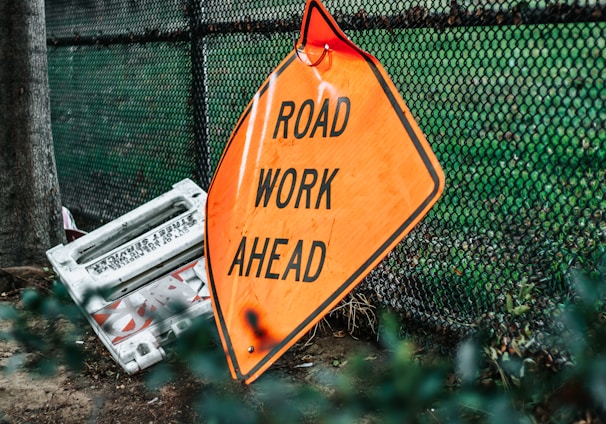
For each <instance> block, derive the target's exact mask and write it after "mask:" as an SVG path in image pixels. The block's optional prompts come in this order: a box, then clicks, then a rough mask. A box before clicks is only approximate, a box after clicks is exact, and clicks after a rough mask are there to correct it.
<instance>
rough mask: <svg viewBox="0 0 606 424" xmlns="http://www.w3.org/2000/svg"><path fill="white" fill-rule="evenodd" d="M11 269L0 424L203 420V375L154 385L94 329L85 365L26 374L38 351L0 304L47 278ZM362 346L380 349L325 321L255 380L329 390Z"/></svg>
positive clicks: (369, 351)
mask: <svg viewBox="0 0 606 424" xmlns="http://www.w3.org/2000/svg"><path fill="white" fill-rule="evenodd" d="M3 272H4V271H3ZM12 274H13V275H12V276H11V277H10V278H8V277H7V275H6V272H4V277H3V275H2V274H1V273H0V424H17V423H86V422H88V423H129V424H135V423H194V422H205V419H204V417H201V416H200V413H199V411H197V410H196V407H195V405H196V403H197V400H199V399H200V397H201V396H205V395H206V394H205V390H208V386H207V385H206V384H205V381H204V379H203V378H200V377H196V376H195V375H193V374H192V373H190V372H188V371H187V370H183V372H180V373H179V374H178V375H177V374H174V375H173V376H172V378H170V379H168V380H167V381H164V382H163V383H162V384H155V385H150V382H149V377H150V375H151V373H150V371H144V372H142V373H139V374H136V375H133V376H129V375H127V374H126V373H125V372H123V371H122V369H121V368H120V366H119V365H117V364H116V363H115V362H114V361H113V359H112V358H111V356H110V355H109V353H108V352H107V351H106V349H105V347H104V346H103V344H102V343H101V341H100V340H99V339H98V338H97V337H96V335H95V334H94V332H93V331H92V329H90V328H84V329H82V331H83V332H81V334H84V337H82V340H78V341H77V343H79V344H80V347H81V348H83V349H84V351H85V352H86V353H87V355H86V359H85V361H84V365H83V368H82V370H81V371H79V372H74V371H72V370H70V369H69V368H68V367H66V366H60V367H59V368H58V369H57V370H56V372H55V373H53V374H52V375H50V376H44V377H42V376H36V374H34V373H31V372H28V370H27V364H28V363H30V362H32V361H33V360H35V359H36V358H35V357H36V353H35V352H31V351H29V352H28V350H29V349H26V348H24V346H22V345H19V344H17V343H16V342H15V341H14V340H12V337H10V336H7V334H10V331H11V320H7V319H3V317H2V313H1V312H2V307H3V306H7V305H15V306H17V307H18V308H19V307H21V306H22V305H21V302H22V300H21V293H22V291H23V289H24V288H25V287H28V286H29V287H35V288H38V289H40V288H44V287H45V285H48V284H49V282H48V277H47V274H45V272H44V271H43V270H42V269H41V268H29V269H24V271H23V270H19V271H18V272H17V274H18V276H17V278H15V277H14V270H13V271H12ZM83 322H84V324H83V325H84V326H85V327H86V322H85V321H83ZM34 325H35V326H37V327H38V328H37V330H39V331H41V332H42V333H44V331H45V326H49V325H51V323H49V322H46V321H45V320H40V321H39V322H37V323H35V324H34ZM71 325H73V324H72V323H70V322H69V321H67V320H61V319H59V320H58V321H55V322H53V323H52V326H53V328H54V329H57V328H59V329H60V330H61V329H63V330H65V331H66V332H69V331H70V328H69V326H71ZM3 335H4V337H3ZM361 351H363V352H365V355H367V356H366V358H367V359H368V360H369V361H374V360H377V358H379V357H380V355H381V354H382V351H381V349H380V348H379V347H378V345H377V344H376V343H374V342H373V340H372V339H366V340H357V339H354V338H352V337H351V336H350V335H348V334H347V332H346V331H345V330H344V329H343V328H338V327H335V326H334V324H333V325H327V324H324V325H323V326H320V327H318V328H317V329H316V332H315V333H314V334H308V335H307V336H306V337H304V338H303V339H301V340H300V341H299V342H298V343H297V344H296V345H294V346H293V347H292V348H291V349H290V350H289V351H288V352H287V353H286V354H285V355H284V356H283V357H282V358H280V359H279V360H278V361H277V362H276V363H275V364H274V365H273V366H272V367H271V368H270V369H269V370H268V371H267V372H266V373H265V374H264V375H263V376H262V377H261V378H260V379H259V380H257V382H260V381H262V379H264V378H265V379H267V378H278V379H282V380H286V381H289V382H293V383H301V384H306V385H312V386H315V387H316V388H319V389H320V390H322V391H326V392H330V390H331V387H330V385H331V383H330V382H331V381H333V380H334V379H333V378H332V377H334V376H335V375H336V374H337V373H340V372H343V371H344V370H345V369H346V368H347V358H348V357H350V356H351V355H352V354H354V353H356V352H361ZM20 365H23V366H20ZM152 369H153V367H152ZM257 382H255V383H253V384H252V385H250V386H245V385H243V384H242V383H239V382H230V381H229V379H228V380H226V383H225V384H226V385H227V386H230V387H228V388H227V389H226V390H233V391H234V392H236V393H240V395H243V396H244V397H246V398H248V399H252V402H253V403H254V401H255V396H256V391H257V390H258V388H257V387H258V386H257Z"/></svg>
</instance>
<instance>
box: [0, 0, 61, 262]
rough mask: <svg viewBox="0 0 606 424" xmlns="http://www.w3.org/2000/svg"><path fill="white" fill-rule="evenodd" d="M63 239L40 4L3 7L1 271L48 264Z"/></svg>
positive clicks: (19, 0)
mask: <svg viewBox="0 0 606 424" xmlns="http://www.w3.org/2000/svg"><path fill="white" fill-rule="evenodd" d="M64 240H65V234H64V232H63V228H62V219H61V201H60V196H59V187H58V182H57V171H56V166H55V157H54V151H53V142H52V134H51V125H50V101H49V93H48V64H47V57H46V30H45V16H44V0H0V267H8V266H20V265H33V264H43V263H46V256H45V252H46V250H47V249H48V248H50V247H52V246H54V245H56V244H58V243H60V242H63V241H64Z"/></svg>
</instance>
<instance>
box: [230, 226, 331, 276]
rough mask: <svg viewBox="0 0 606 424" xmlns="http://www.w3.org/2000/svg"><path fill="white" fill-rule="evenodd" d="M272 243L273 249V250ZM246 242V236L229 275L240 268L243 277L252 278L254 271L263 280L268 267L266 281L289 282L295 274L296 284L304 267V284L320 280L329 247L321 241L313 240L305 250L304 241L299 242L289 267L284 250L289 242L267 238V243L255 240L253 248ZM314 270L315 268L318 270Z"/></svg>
mask: <svg viewBox="0 0 606 424" xmlns="http://www.w3.org/2000/svg"><path fill="white" fill-rule="evenodd" d="M270 242H271V249H269V246H270ZM246 243H247V240H246V237H242V240H241V241H240V246H238V251H237V252H236V255H235V256H234V260H233V261H232V263H231V266H230V267H229V272H228V273H227V275H232V273H233V272H234V271H235V270H236V268H237V273H238V275H239V276H240V277H242V276H245V277H248V276H249V275H251V271H254V275H255V276H256V277H257V278H259V277H260V276H261V274H262V273H263V269H264V268H265V273H263V274H264V275H263V276H264V277H265V278H268V279H272V280H286V278H287V277H288V276H289V274H291V273H292V274H293V276H294V278H295V281H301V269H302V268H301V267H302V266H303V265H305V272H304V273H303V282H305V283H311V282H314V281H315V280H317V279H318V277H319V276H320V272H321V271H322V267H324V259H325V258H326V245H325V244H324V242H321V241H317V240H313V241H312V242H311V246H310V247H309V248H307V249H305V251H304V250H303V240H298V241H297V244H296V246H295V250H294V251H293V253H292V254H291V255H290V258H289V259H288V263H286V265H285V264H284V261H283V260H282V254H281V253H280V250H281V249H283V248H282V247H281V246H286V245H288V244H289V240H288V239H286V238H277V239H274V240H273V241H272V240H271V239H269V238H265V240H263V241H260V239H259V237H255V238H254V240H253V243H252V247H250V248H247V247H246ZM316 255H319V258H318V260H317V261H314V257H315V256H316ZM303 262H305V264H304V263H303ZM245 266H246V268H245ZM312 267H315V269H313V268H312ZM255 269H256V270H255Z"/></svg>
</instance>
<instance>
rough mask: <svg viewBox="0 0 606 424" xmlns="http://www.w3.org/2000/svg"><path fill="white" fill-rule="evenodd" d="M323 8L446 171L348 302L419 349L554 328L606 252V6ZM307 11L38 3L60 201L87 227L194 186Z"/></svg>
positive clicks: (118, 1) (117, 1)
mask: <svg viewBox="0 0 606 424" xmlns="http://www.w3.org/2000/svg"><path fill="white" fill-rule="evenodd" d="M324 3H325V5H326V7H327V8H328V9H329V10H330V11H331V12H332V13H333V15H334V16H335V19H336V20H337V22H338V23H339V25H340V26H341V27H342V29H343V30H344V31H345V32H346V33H347V35H348V36H349V37H350V38H351V39H352V40H353V42H354V43H356V44H357V45H359V46H360V47H361V48H362V49H364V50H366V51H368V52H370V53H371V54H373V55H374V56H376V57H377V58H378V59H379V60H380V61H381V62H382V63H383V65H384V67H385V68H386V69H387V71H388V72H389V74H390V75H391V77H392V79H393V80H394V82H395V84H396V86H397V87H398V88H399V90H400V93H401V95H402V97H403V98H404V100H405V101H406V103H407V105H408V106H409V108H410V109H411V111H412V113H413V115H414V117H415V118H416V120H417V122H418V124H419V126H420V127H421V129H422V130H423V131H424V132H425V134H426V136H427V139H428V140H429V143H430V144H431V146H432V148H433V149H434V151H435V152H436V155H437V156H438V159H439V160H440V162H441V164H442V166H443V168H444V171H445V175H446V187H445V191H444V195H443V197H442V198H441V199H440V200H439V202H438V203H437V204H436V205H435V207H434V208H433V209H432V210H431V211H430V213H429V215H428V216H427V217H426V218H425V219H424V220H423V221H422V222H421V223H420V224H419V225H418V226H417V227H416V228H415V229H414V230H413V231H412V233H411V234H410V235H409V236H407V237H406V239H405V240H404V241H403V242H402V243H401V244H400V245H398V246H397V248H396V249H395V250H394V251H393V252H391V253H390V254H389V255H388V257H387V258H386V259H385V260H384V261H383V262H382V263H381V264H380V265H379V266H378V267H377V268H376V269H375V270H373V271H372V272H371V273H370V275H369V276H368V277H367V278H366V279H365V280H364V282H363V283H362V284H361V285H360V287H359V288H358V289H357V291H358V292H359V293H363V294H364V295H365V296H366V297H367V298H368V299H370V300H371V302H372V303H373V304H374V305H376V306H384V307H387V308H391V309H393V310H395V311H396V312H397V313H398V314H399V315H400V317H401V319H402V322H403V327H402V328H403V331H404V332H405V333H408V334H410V335H413V336H419V335H421V336H422V337H421V338H423V337H424V338H425V339H426V340H430V341H431V343H434V344H435V343H438V344H441V345H449V344H453V343H455V342H456V341H457V340H458V339H459V338H460V337H461V336H463V335H465V334H468V333H470V332H475V331H478V330H479V329H484V330H487V331H489V332H493V333H494V334H512V335H517V336H519V335H524V336H526V337H528V338H532V337H533V336H534V335H544V334H552V335H553V334H555V333H557V329H556V327H555V324H554V322H555V320H554V316H555V315H557V313H558V311H559V309H560V308H561V305H563V304H565V303H566V302H567V301H569V300H571V297H572V296H573V294H574V291H573V287H572V286H571V283H570V281H569V279H568V278H567V275H568V271H569V270H570V268H571V267H574V266H577V265H579V264H581V265H586V266H587V265H591V264H592V263H593V262H595V261H596V260H597V259H598V257H599V256H600V255H602V254H603V252H604V248H605V244H606V220H605V219H604V213H605V212H606V184H605V183H604V181H606V107H605V106H606V87H605V79H606V73H605V71H604V69H606V68H605V61H606V4H605V3H603V2H596V1H587V2H569V3H562V2H558V3H545V2H517V1H516V2H507V1H505V2H487V1H485V2H481V1H473V2H465V3H463V2H457V1H456V0H451V1H431V2H413V1H401V2H391V1H376V2H369V1H366V0H365V1H362V0H358V1H353V0H352V1H339V2H337V1H328V0H327V1H325V2H324ZM303 8H304V2H301V1H297V2H295V1H286V0H273V1H269V2H264V1H248V2H239V1H230V2H223V1H217V0H213V1H202V2H196V1H188V0H146V1H127V0H97V1H93V0H90V1H84V0H79V1H76V0H47V1H46V10H47V34H48V46H49V73H50V75H49V77H50V86H51V110H52V124H53V136H54V141H55V152H56V156H57V166H58V172H59V179H60V186H61V190H62V196H63V199H64V203H65V204H66V205H67V206H68V207H70V208H71V209H72V210H74V211H75V212H76V213H79V214H82V215H85V216H88V217H89V218H92V219H95V220H97V221H98V222H103V221H106V220H110V219H113V218H116V217H117V216H119V215H120V214H122V213H124V212H126V211H128V210H130V209H131V208H133V207H134V206H138V205H139V204H141V203H142V202H143V201H146V200H149V199H151V198H153V197H155V196H157V195H158V194H160V193H162V192H164V191H166V190H167V189H168V188H169V187H170V185H171V184H173V183H174V182H176V181H178V180H179V179H181V178H184V177H192V178H194V179H195V180H197V181H198V182H199V183H200V184H201V185H202V186H203V187H207V186H208V183H209V181H210V178H211V176H212V173H213V171H214V169H215V167H216V165H217V162H218V160H219V158H220V156H221V153H222V151H223V148H224V146H225V144H226V142H227V140H228V138H229V136H230V133H231V131H232V129H233V127H234V125H235V123H236V121H237V119H238V118H239V116H240V114H241V113H242V111H243V110H244V108H245V107H246V105H247V104H248V102H249V101H250V99H251V98H252V96H253V95H254V93H255V91H256V90H257V88H258V87H259V86H260V85H261V83H262V82H263V81H264V80H265V78H266V77H267V76H268V74H269V73H270V72H271V71H272V70H273V68H274V67H275V66H276V65H277V64H278V63H279V62H280V61H281V60H282V58H283V57H284V56H286V55H287V54H288V53H289V52H290V51H291V50H292V48H293V40H294V39H295V38H296V37H297V36H298V31H299V27H300V22H301V18H302V12H303ZM369 119H377V120H380V119H381V117H380V116H375V117H369ZM376 166H377V167H380V166H381V164H376ZM372 208H373V205H368V209H369V210H368V211H367V213H372ZM352 231H365V229H363V228H352Z"/></svg>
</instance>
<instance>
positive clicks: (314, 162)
mask: <svg viewBox="0 0 606 424" xmlns="http://www.w3.org/2000/svg"><path fill="white" fill-rule="evenodd" d="M443 186H444V177H443V174H442V170H441V168H440V166H439V164H438V162H437V160H436V158H435V156H434V154H433V153H432V151H431V149H430V148H429V145H428V143H427V141H426V140H425V137H424V135H423V133H422V132H421V130H420V129H419V128H418V126H417V124H416V123H415V121H414V119H413V117H412V115H411V114H410V111H409V110H408V108H407V107H406V105H405V104H404V101H403V100H402V98H401V97H400V95H399V93H398V90H397V89H396V87H395V86H394V85H393V83H392V82H391V80H390V78H389V76H388V75H387V73H386V72H385V70H384V69H383V68H382V66H381V65H380V63H379V62H378V61H377V60H376V59H375V58H374V57H373V56H371V55H369V54H368V53H366V52H364V51H362V50H360V49H359V48H358V47H357V46H355V45H354V44H352V43H351V42H350V41H349V39H348V38H347V37H346V36H345V34H343V32H342V31H341V30H340V29H339V28H338V26H337V24H336V22H335V21H334V19H333V18H332V17H331V16H330V14H329V13H328V11H327V10H326V9H325V8H324V6H323V5H322V4H321V3H320V2H319V1H317V0H309V1H308V3H307V6H306V9H305V13H304V18H303V23H302V28H301V36H300V39H299V41H298V45H297V47H296V48H295V51H293V52H292V53H291V54H290V55H289V56H287V57H286V58H285V59H284V60H283V61H282V63H281V64H280V65H279V66H278V67H277V68H276V69H275V70H274V72H273V73H272V74H271V75H270V76H269V78H268V79H267V80H266V81H265V83H264V84H263V85H262V86H261V88H260V89H259V91H258V92H257V93H256V95H255V96H254V98H253V99H252V101H251V102H250V104H249V105H248V107H247V109H246V110H245V111H244V113H243V115H242V117H241V118H240V120H239V121H238V123H237V125H236V127H235V129H234V131H233V133H232V135H231V138H230V140H229V142H228V144H227V147H226V149H225V151H224V152H223V156H222V158H221V161H220V163H219V166H218V168H217V171H216V173H215V175H214V177H213V180H212V182H211V185H210V188H209V191H208V200H207V209H206V231H205V237H206V240H205V243H206V256H205V257H206V260H207V272H208V277H209V284H210V289H211V299H212V303H213V309H214V313H215V319H216V322H217V324H218V327H219V332H220V336H221V338H222V342H223V347H224V349H225V352H226V355H227V359H228V363H229V366H230V368H231V372H232V375H233V377H234V378H238V379H242V380H244V381H246V382H249V383H250V382H252V381H254V380H255V379H256V378H257V377H258V376H259V375H260V374H261V373H262V372H263V371H264V370H265V369H267V367H269V366H270V365H271V364H272V363H273V362H274V361H275V360H276V359H277V358H278V357H279V356H280V355H281V354H282V353H284V351H285V350H286V349H288V347H290V346H291V345H292V344H294V343H295V342H296V341H297V340H298V339H299V338H300V337H301V336H302V335H303V334H305V332H307V331H308V330H309V329H310V328H311V327H312V326H313V325H314V324H315V323H316V322H317V321H319V320H320V319H321V318H322V317H323V316H324V315H325V314H326V313H327V312H328V311H329V310H330V309H331V308H332V307H334V306H335V305H336V304H337V303H338V302H339V301H340V300H341V299H342V298H343V297H344V296H345V295H346V294H347V293H348V292H349V291H350V290H351V289H352V288H353V287H354V286H355V285H356V284H357V283H358V282H359V281H360V280H361V279H362V278H363V277H364V276H365V275H366V274H367V273H368V272H369V271H370V270H371V269H372V268H373V267H374V266H376V265H377V264H378V262H379V261H380V260H381V259H382V258H383V257H384V256H385V255H386V254H387V253H388V252H389V251H390V250H391V249H392V248H393V247H394V246H395V245H396V244H397V243H398V242H399V241H400V240H401V239H402V238H403V237H404V236H405V235H406V234H407V233H408V232H409V231H410V230H411V229H412V227H413V226H414V225H415V224H416V223H417V222H418V221H419V220H420V219H421V218H422V217H423V216H424V215H425V214H426V213H427V211H428V210H429V209H430V208H431V206H432V205H433V204H434V203H435V202H436V200H437V199H438V197H439V196H440V194H441V192H442V190H443Z"/></svg>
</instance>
